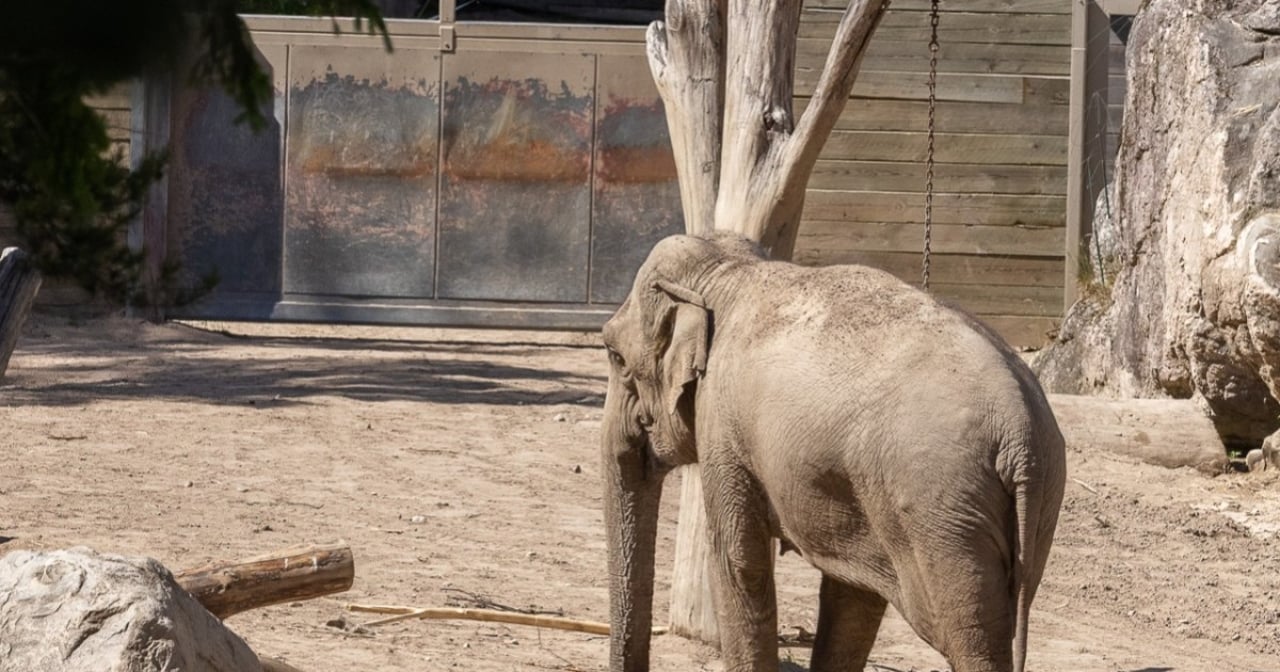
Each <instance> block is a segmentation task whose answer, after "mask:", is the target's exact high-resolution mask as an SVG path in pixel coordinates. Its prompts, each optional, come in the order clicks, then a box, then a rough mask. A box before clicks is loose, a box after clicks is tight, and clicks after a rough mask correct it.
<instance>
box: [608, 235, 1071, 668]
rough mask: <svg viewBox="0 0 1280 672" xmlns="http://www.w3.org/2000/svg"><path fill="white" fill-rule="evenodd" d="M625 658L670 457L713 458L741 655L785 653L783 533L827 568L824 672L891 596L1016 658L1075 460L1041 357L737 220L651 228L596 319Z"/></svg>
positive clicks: (711, 498) (722, 615)
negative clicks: (646, 244)
mask: <svg viewBox="0 0 1280 672" xmlns="http://www.w3.org/2000/svg"><path fill="white" fill-rule="evenodd" d="M602 335H603V340H604V344H605V348H606V350H607V352H608V357H609V383H608V392H607V394H606V397H605V410H604V416H603V421H602V423H601V453H602V455H601V458H602V469H601V473H602V477H603V481H604V500H603V501H604V517H605V525H606V532H607V548H608V564H609V578H610V581H609V596H610V625H611V635H610V661H609V664H610V669H611V670H612V671H613V672H638V671H643V670H647V669H648V666H649V660H648V659H649V645H650V637H651V626H652V615H653V579H654V552H655V537H656V532H657V521H658V503H659V499H660V493H661V488H662V481H663V477H664V475H665V474H667V473H669V472H670V471H671V470H672V469H673V468H674V467H677V466H679V465H685V464H692V463H695V462H696V463H698V464H700V465H701V469H700V471H701V480H702V486H703V493H704V504H705V507H706V514H707V520H708V532H707V533H708V535H709V544H710V548H711V558H712V560H711V563H710V564H711V565H712V570H711V576H712V581H713V586H712V594H713V596H714V598H715V599H714V603H715V605H716V615H717V618H718V622H719V630H720V638H721V641H720V649H721V656H722V658H723V660H724V669H725V670H727V671H735V672H736V671H742V670H777V669H778V664H779V663H778V640H777V605H776V596H775V590H774V578H773V563H772V553H773V548H774V542H773V539H779V540H781V545H782V548H784V549H792V550H795V551H798V552H799V554H800V555H801V556H802V557H803V558H804V559H805V560H807V561H808V562H809V563H810V564H812V565H813V566H814V567H815V568H817V569H818V570H819V571H820V572H821V584H820V587H819V600H818V602H819V604H818V623H817V628H816V633H815V642H814V647H813V654H812V660H811V665H812V668H811V669H812V670H814V672H828V671H833V670H842V671H845V672H849V671H853V670H857V671H861V670H862V669H863V667H864V666H865V665H866V662H867V656H868V652H869V651H870V649H871V646H872V644H873V643H874V641H875V638H876V633H877V630H878V629H879V626H880V622H881V619H882V617H883V615H884V612H885V609H886V606H887V605H889V604H892V605H893V606H894V608H895V609H897V611H898V612H899V613H900V614H901V615H902V616H903V617H904V618H905V619H906V621H907V622H908V623H909V624H910V625H911V626H912V628H913V629H914V630H915V632H916V633H917V634H918V635H919V636H920V637H921V638H922V639H923V640H924V641H925V642H927V643H928V644H929V645H930V646H932V647H933V648H935V649H937V650H938V651H939V652H940V653H941V654H942V655H943V656H944V657H946V659H947V660H948V662H949V663H950V664H951V666H952V669H953V670H954V671H955V672H996V671H999V672H1007V671H1008V670H1015V671H1018V672H1021V670H1023V668H1024V665H1025V658H1026V646H1027V619H1028V615H1029V611H1030V607H1031V602H1032V599H1033V598H1034V597H1035V593H1036V589H1037V587H1038V585H1039V582H1040V578H1041V576H1042V575H1043V572H1044V568H1045V563H1046V561H1047V559H1048V554H1049V548H1050V546H1051V545H1052V540H1053V534H1054V529H1055V527H1056V525H1057V520H1058V512H1059V508H1060V506H1061V503H1062V492H1063V485H1064V481H1065V478H1066V456H1065V448H1064V444H1063V438H1062V434H1061V433H1060V431H1059V429H1058V426H1057V422H1056V420H1055V419H1054V416H1053V412H1052V410H1051V409H1050V407H1049V404H1048V402H1047V401H1046V399H1045V395H1044V392H1043V391H1042V390H1041V388H1040V385H1039V382H1038V381H1037V380H1036V378H1035V376H1034V375H1033V374H1032V373H1031V371H1030V370H1029V369H1028V368H1027V366H1026V365H1025V364H1024V363H1023V362H1022V361H1021V359H1020V358H1019V357H1018V356H1017V354H1016V353H1015V352H1013V351H1012V350H1011V349H1010V348H1009V347H1008V346H1007V345H1006V344H1004V342H1003V341H1002V340H1001V339H1000V338H999V337H998V336H997V335H995V334H994V333H993V332H992V331H991V330H990V329H989V328H987V327H985V326H984V325H983V324H982V323H981V322H979V321H978V320H977V319H976V318H973V317H971V316H969V315H967V314H966V313H964V312H963V311H961V310H959V309H956V308H952V307H949V306H946V305H944V304H943V303H941V302H940V301H939V300H937V299H935V298H934V297H932V296H931V295H929V294H927V293H925V292H923V291H920V290H918V289H915V288H913V287H910V286H908V285H907V284H905V283H903V282H901V281H899V280H898V279H896V278H895V277H893V276H892V275H890V274H888V273H885V272H883V271H879V270H875V269H873V268H869V267H864V266H856V265H849V266H828V267H821V268H819V267H804V266H799V265H795V264H791V263H787V262H781V261H774V260H770V259H768V258H766V256H765V255H764V253H763V252H762V250H761V249H760V248H759V247H758V246H756V245H755V244H754V243H751V242H748V241H747V240H746V239H743V238H740V237H736V236H733V235H730V234H714V235H712V236H708V237H696V236H687V235H680V236H673V237H669V238H665V239H663V240H661V241H659V243H658V244H657V245H656V246H655V247H654V248H653V249H652V251H651V252H650V254H649V256H648V258H647V259H646V260H645V262H644V264H643V265H642V266H641V267H640V269H639V271H638V272H637V274H636V278H635V282H634V284H633V286H632V289H631V291H630V294H629V295H628V296H627V298H626V300H625V301H624V302H623V303H622V305H621V306H620V307H619V308H618V309H617V311H616V312H615V313H614V314H613V316H612V317H611V318H610V319H609V320H608V321H607V322H606V323H605V325H604V327H603V334H602Z"/></svg>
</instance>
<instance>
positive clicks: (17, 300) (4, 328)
mask: <svg viewBox="0 0 1280 672" xmlns="http://www.w3.org/2000/svg"><path fill="white" fill-rule="evenodd" d="M40 281H41V276H40V271H37V270H36V269H35V268H34V267H33V266H32V265H31V262H30V261H29V260H28V259H27V253H26V252H23V251H22V250H20V249H18V248H16V247H7V248H5V250H4V252H3V253H0V379H3V378H4V372H5V371H6V370H7V369H8V368H9V356H10V355H12V354H13V349H14V348H15V347H17V345H18V336H19V335H20V334H21V333H22V325H23V324H24V323H25V322H26V321H27V313H30V312H31V302H32V301H34V300H35V298H36V292H38V291H40Z"/></svg>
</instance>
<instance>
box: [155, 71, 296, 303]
mask: <svg viewBox="0 0 1280 672" xmlns="http://www.w3.org/2000/svg"><path fill="white" fill-rule="evenodd" d="M259 53H260V54H261V56H262V58H263V59H264V60H265V62H266V66H267V68H268V69H269V70H270V72H271V73H272V79H273V81H274V82H275V87H276V97H277V101H282V100H283V91H284V88H283V77H284V71H285V60H286V54H285V48H284V47H281V46H274V47H264V48H261V49H260V50H259ZM188 70H189V68H179V69H178V71H179V72H187V71H188ZM275 110H276V111H275V114H272V110H271V109H267V110H264V112H265V113H266V116H267V121H268V124H267V127H266V128H265V129H263V130H262V131H261V132H258V133H255V132H253V131H252V130H251V129H250V128H249V127H248V126H247V125H246V124H237V123H235V122H234V120H235V119H236V117H238V116H239V115H240V108H239V106H238V104H237V103H236V102H235V101H233V100H232V99H231V98H229V97H228V96H227V95H226V94H225V93H223V92H222V91H221V90H220V89H217V88H212V87H210V88H202V89H193V88H190V87H175V90H174V95H173V98H172V102H171V116H170V119H171V124H172V130H171V132H170V138H171V140H170V146H169V152H170V160H169V165H168V182H169V209H168V229H167V236H166V237H167V239H168V242H167V245H168V248H169V254H170V255H171V256H170V258H175V257H176V259H177V260H178V261H179V262H180V263H181V265H182V269H183V271H184V274H185V276H186V277H185V281H186V283H188V284H194V281H195V278H197V277H199V276H202V275H204V274H206V273H208V272H210V271H216V272H217V274H218V275H219V277H220V282H219V284H218V287H217V291H218V292H219V293H262V294H266V295H278V294H279V292H280V254H281V246H280V235H281V231H280V229H281V221H282V210H283V207H282V199H281V194H282V192H283V190H282V182H281V172H280V166H281V155H282V153H281V147H282V144H283V142H284V133H283V130H282V126H281V123H280V119H281V117H282V114H281V111H280V105H278V104H277V105H276V106H275Z"/></svg>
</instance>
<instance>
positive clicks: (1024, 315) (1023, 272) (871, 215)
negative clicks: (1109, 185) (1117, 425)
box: [796, 0, 1071, 346]
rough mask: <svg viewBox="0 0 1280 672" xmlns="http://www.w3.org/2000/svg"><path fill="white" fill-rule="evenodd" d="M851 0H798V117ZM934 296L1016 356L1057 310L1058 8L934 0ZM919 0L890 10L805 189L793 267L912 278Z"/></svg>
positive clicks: (1066, 51)
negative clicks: (970, 317) (845, 267)
mask: <svg viewBox="0 0 1280 672" xmlns="http://www.w3.org/2000/svg"><path fill="white" fill-rule="evenodd" d="M846 4H847V0H809V2H808V3H807V4H806V8H805V13H804V17H803V20H802V24H801V28H800V31H801V40H800V44H799V48H798V53H797V76H796V94H797V108H798V109H799V108H803V106H804V105H805V104H806V103H807V98H806V96H808V95H809V94H810V93H811V92H812V89H813V85H814V82H815V81H816V79H817V77H818V74H819V73H820V72H821V68H822V63H823V60H824V59H825V57H826V53H827V50H828V48H829V45H830V40H831V37H832V35H833V34H834V32H835V27H836V25H837V23H838V21H839V19H840V15H841V13H842V12H843V10H844V7H845V5H846ZM942 5H943V11H942V17H941V22H940V31H939V39H940V42H941V44H942V49H941V51H940V54H939V62H938V71H939V75H938V97H939V103H938V106H937V139H936V159H937V162H938V163H937V168H936V170H935V182H934V184H935V197H934V227H933V248H932V249H933V260H932V268H931V285H932V289H933V291H935V292H936V293H937V294H939V295H940V296H943V297H946V298H950V299H954V300H956V301H958V302H959V303H960V304H961V305H963V306H965V307H967V308H968V309H970V310H971V311H973V312H975V313H977V314H978V315H980V316H981V317H983V319H985V320H986V321H987V322H988V323H990V324H991V325H992V326H994V327H995V328H996V329H997V330H999V331H1000V332H1001V333H1002V334H1003V335H1004V336H1005V337H1006V338H1007V339H1009V340H1010V341H1011V342H1013V343H1015V344H1018V345H1028V346H1033V345H1041V344H1043V343H1044V342H1045V340H1046V336H1045V335H1046V333H1048V332H1049V331H1051V330H1052V329H1054V328H1055V327H1056V325H1057V323H1058V321H1059V319H1060V317H1061V315H1062V313H1063V308H1064V306H1063V297H1064V294H1063V277H1064V269H1063V264H1064V263H1065V261H1064V250H1065V244H1066V242H1065V226H1066V209H1067V208H1066V188H1067V123H1068V104H1069V99H1068V92H1069V89H1070V81H1069V75H1070V72H1069V69H1070V44H1071V3H1070V2H1069V0H972V1H970V2H966V3H965V4H964V5H963V11H960V10H952V9H948V4H947V3H946V2H943V3H942ZM928 9H929V2H928V0H896V1H895V2H894V3H893V5H892V9H891V10H890V11H889V14H888V15H887V16H886V17H885V19H884V22H883V23H882V24H881V26H880V28H879V29H878V31H877V32H876V34H875V36H874V37H873V38H872V44H871V46H870V48H869V49H868V53H867V55H866V57H865V60H864V61H863V65H862V72H861V75H860V76H859V78H858V84H857V86H856V87H855V89H854V96H853V99H852V100H850V101H849V105H848V107H847V109H846V110H845V112H844V114H843V115H842V116H841V118H840V121H839V123H838V124H837V126H836V130H835V131H834V132H833V133H832V137H831V139H830V141H829V142H828V143H827V146H826V148H825V150H824V152H823V154H822V158H821V159H820V160H819V162H818V165H817V167H816V169H815V170H814V173H813V177H812V178H811V180H810V182H809V193H808V197H807V203H806V207H805V212H804V219H803V223H802V224H801V228H800V236H799V240H798V242H797V249H796V258H797V260H798V261H800V262H802V263H808V264H834V263H865V264H870V265H874V266H879V267H882V268H885V269H886V270H889V271H891V272H893V273H894V274H896V275H898V276H899V277H901V278H903V279H904V280H907V281H909V282H912V283H919V281H920V265H921V264H920V262H921V250H922V246H923V236H924V225H923V221H924V193H923V192H924V185H925V175H924V172H925V168H924V159H925V148H926V129H927V120H928V105H927V102H926V101H927V99H928V90H927V88H926V82H927V73H928V62H929V52H928V39H929V28H928V26H929V15H928Z"/></svg>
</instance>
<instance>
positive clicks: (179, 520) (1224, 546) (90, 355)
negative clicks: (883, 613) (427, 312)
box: [0, 316, 1280, 672]
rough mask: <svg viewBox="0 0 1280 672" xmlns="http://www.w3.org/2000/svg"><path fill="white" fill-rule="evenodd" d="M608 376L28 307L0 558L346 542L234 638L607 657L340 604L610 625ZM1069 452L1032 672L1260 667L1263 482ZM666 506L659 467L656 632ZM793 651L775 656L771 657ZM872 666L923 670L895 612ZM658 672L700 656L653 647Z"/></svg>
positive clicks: (1274, 559)
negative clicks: (509, 609) (525, 611)
mask: <svg viewBox="0 0 1280 672" xmlns="http://www.w3.org/2000/svg"><path fill="white" fill-rule="evenodd" d="M201 327H202V328H201ZM223 329H228V330H231V331H233V332H235V335H230V334H228V333H222V331H220V330H223ZM605 370H606V369H605V363H604V358H603V355H602V353H601V352H600V351H599V349H598V348H597V347H596V346H595V342H594V339H593V337H591V336H587V335H565V334H534V333H509V332H508V333H497V332H445V331H436V330H414V329H378V328H334V327H296V326H254V325H196V326H184V325H176V324H170V325H163V326H153V325H147V324H143V323H139V322H135V321H130V320H125V319H120V318H109V319H98V320H92V321H89V322H86V323H81V324H72V323H70V322H69V321H68V320H67V319H66V318H64V317H50V316H42V317H37V318H36V319H34V320H33V322H32V323H31V324H29V325H28V328H27V330H26V334H25V338H24V340H23V341H22V343H21V344H20V346H19V350H18V351H17V352H16V354H15V355H14V357H13V361H12V363H11V366H10V370H9V374H8V377H7V378H6V379H5V380H4V381H3V383H0V459H2V460H3V462H2V463H0V464H3V466H2V467H0V553H3V552H6V551H9V550H13V549H17V548H37V549H39V548H59V547H67V546H73V545H86V546H90V547H93V548H95V549H98V550H101V551H109V552H116V553H124V554H136V555H149V556H152V557H155V558H157V559H159V560H160V561H161V562H163V563H165V564H166V565H167V566H169V567H171V568H174V569H181V568H186V567H191V566H195V565H199V564H202V563H205V562H207V561H210V560H214V559H233V558H238V557H248V556H252V555H256V554H260V553H263V552H266V551H270V550H274V549H279V548H284V547H288V546H292V545H295V544H300V543H316V542H326V541H333V540H342V541H345V542H346V543H348V544H350V545H351V547H352V548H353V549H354V552H355V556H356V562H357V576H356V581H355V586H354V588H353V589H352V590H351V591H350V592H348V593H346V594H343V595H340V596H336V597H332V598H324V599H318V600H312V601H307V602H302V603H296V604H291V605H282V606H277V607H270V608H265V609H261V610H257V611H253V612H248V613H245V614H241V615H238V616H234V617H232V618H230V619H229V620H228V624H229V625H230V626H231V627H232V628H233V629H235V630H236V631H238V632H239V633H240V634H242V635H243V636H244V637H245V639H246V640H247V641H248V642H249V643H250V644H251V645H252V646H253V647H254V648H255V650H257V651H259V652H260V653H262V654H265V655H271V656H277V657H279V658H281V659H283V660H285V661H287V662H289V663H291V664H293V665H296V666H297V667H299V668H301V669H302V670H305V671H306V672H326V671H327V672H360V671H362V670H370V671H372V670H439V669H450V668H457V669H467V670H477V671H480V672H488V671H497V670H517V669H519V670H525V669H550V670H601V669H604V668H605V664H606V656H607V648H608V645H607V642H606V640H605V639H604V638H602V637H597V636H589V635H581V634H571V633H560V632H554V631H547V630H538V629H532V628H526V627H521V626H503V625H491V624H485V623H475V622H460V621H456V622H443V621H432V622H410V623H400V624H395V625H388V626H381V627H376V628H369V629H363V628H356V627H354V624H357V623H361V622H364V621H366V620H368V619H369V618H371V617H368V616H365V615H360V614H350V613H348V612H346V611H345V610H344V607H345V605H346V604H347V603H351V602H355V603H363V604H396V605H414V606H444V605H447V604H450V603H456V601H457V599H458V598H459V597H460V596H462V597H465V595H466V594H475V595H483V596H487V597H488V598H489V599H491V600H493V601H495V602H498V603H502V604H506V605H510V606H513V607H519V608H535V609H541V610H549V611H556V612H563V613H564V614H565V615H568V616H573V617H578V618H584V619H595V620H603V619H605V618H606V617H607V610H608V597H607V593H606V589H605V584H606V575H605V557H604V525H603V522H602V516H601V507H600V490H601V485H600V472H599V468H598V465H597V456H596V451H597V441H598V431H599V427H600V419H601V406H602V403H603V395H604V390H605ZM1069 459H1070V470H1071V473H1070V476H1071V478H1072V480H1071V481H1069V482H1068V484H1067V495H1066V501H1065V504H1064V509H1063V515H1062V521H1061V523H1060V526H1059V531H1058V536H1057V541H1056V544H1055V547H1054V554H1053V557H1052V559H1051V561H1050V565H1049V568H1048V575H1047V577H1046V579H1045V582H1044V584H1043V585H1042V587H1041V592H1040V596H1039V598H1038V600H1037V602H1036V605H1035V606H1036V609H1035V613H1034V616H1033V621H1032V626H1031V627H1032V638H1033V642H1032V651H1031V655H1030V665H1029V667H1030V669H1032V670H1035V671H1037V672H1055V671H1056V672H1068V671H1070V672H1091V671H1117V670H1123V671H1126V672H1167V671H1170V670H1177V671H1179V672H1182V671H1185V670H1243V671H1252V670H1280V540H1278V539H1276V538H1275V535H1276V531H1277V529H1280V474H1275V473H1274V472H1272V473H1267V474H1253V475H1249V474H1230V475H1225V476H1219V477H1217V478H1208V477H1205V476H1202V475H1199V474H1196V473H1194V472H1191V471H1187V470H1182V471H1170V470H1164V469H1160V468H1156V467H1149V466H1146V465H1141V464H1136V463H1133V462H1132V461H1130V460H1127V459H1123V458H1117V457H1113V456H1109V455H1106V454H1100V453H1099V452H1097V451H1091V449H1090V446H1071V448H1070V456H1069ZM677 492H678V481H677V479H671V482H670V483H669V484H668V490H667V493H668V496H667V497H666V501H665V503H664V509H663V527H662V530H661V532H660V535H661V539H660V542H659V545H660V548H659V551H658V554H659V563H660V566H661V567H663V568H664V569H661V570H660V571H659V586H658V597H657V603H658V610H659V619H661V620H665V605H666V602H667V599H668V585H667V583H666V581H667V578H668V576H669V572H668V571H667V570H666V569H665V568H667V567H669V566H670V563H671V554H672V547H671V546H672V544H671V540H672V539H673V536H674V528H675V520H676V501H677V496H676V493H677ZM415 521H416V522H415ZM778 583H779V592H780V601H781V609H780V612H781V619H780V620H781V625H782V627H783V629H784V630H786V631H789V632H794V631H795V628H797V627H803V628H805V629H806V630H810V631H812V630H813V620H814V607H815V602H816V600H815V590H816V573H815V572H814V571H813V570H811V569H809V568H808V567H807V566H806V565H805V564H804V562H803V560H801V559H799V558H796V557H795V556H794V555H788V556H786V557H785V558H783V559H782V560H781V562H780V564H779V580H778ZM459 591H463V592H459ZM339 619H341V621H340V620H339ZM342 622H345V623H346V624H347V625H346V627H341V623H342ZM806 656H807V651H806V650H805V649H803V648H791V649H786V650H784V653H783V658H784V663H786V664H787V667H788V668H789V669H792V670H794V669H804V667H805V661H806ZM872 660H873V661H874V663H875V665H873V666H872V667H870V668H868V669H875V670H881V671H883V670H904V671H905V670H932V669H940V668H942V667H943V666H944V663H943V662H942V660H941V658H940V657H939V656H938V655H937V654H936V653H934V652H933V651H932V650H931V649H929V648H928V647H927V646H926V645H924V644H923V643H922V642H921V641H920V640H919V639H917V638H916V637H915V635H914V634H913V633H912V632H911V630H910V629H909V628H908V627H907V626H906V624H905V623H904V622H903V621H902V620H901V619H900V618H898V617H897V616H896V615H891V616H890V618H888V619H887V620H886V622H885V625H884V627H883V628H882V630H881V634H880V638H879V640H878V643H877V646H876V650H875V651H874V653H873V654H872ZM654 669H655V670H659V671H666V670H690V669H718V663H716V662H715V653H714V651H713V650H712V649H710V648H708V647H705V646H701V645H697V644H693V643H690V642H687V641H684V640H680V639H677V638H674V637H660V638H658V639H657V640H656V641H655V651H654Z"/></svg>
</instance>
